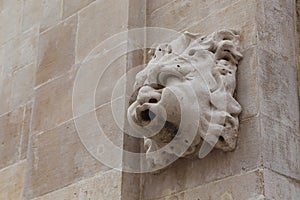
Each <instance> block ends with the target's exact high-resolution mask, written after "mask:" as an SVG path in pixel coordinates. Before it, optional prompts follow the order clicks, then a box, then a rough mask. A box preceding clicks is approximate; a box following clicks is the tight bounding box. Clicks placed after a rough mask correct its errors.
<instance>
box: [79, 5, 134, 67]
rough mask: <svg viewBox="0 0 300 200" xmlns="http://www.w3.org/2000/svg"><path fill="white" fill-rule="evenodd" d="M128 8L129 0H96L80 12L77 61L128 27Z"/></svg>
mask: <svg viewBox="0 0 300 200" xmlns="http://www.w3.org/2000/svg"><path fill="white" fill-rule="evenodd" d="M115 5H118V6H115ZM124 8H126V9H124ZM127 8H128V0H111V1H96V2H93V3H91V4H90V5H89V6H88V7H86V8H85V9H82V10H81V11H80V12H79V22H78V35H77V53H76V63H78V62H81V61H83V60H84V58H85V57H86V56H87V55H88V54H89V53H90V52H91V51H92V49H93V48H95V47H96V45H97V44H99V43H100V42H101V41H103V40H105V39H107V38H108V37H110V36H112V35H113V34H116V33H119V32H121V31H125V30H126V29H127V23H128V9H127ZM115 13H118V14H117V15H116V14H115ZM99 19H101V20H99ZM112 24H113V26H112Z"/></svg>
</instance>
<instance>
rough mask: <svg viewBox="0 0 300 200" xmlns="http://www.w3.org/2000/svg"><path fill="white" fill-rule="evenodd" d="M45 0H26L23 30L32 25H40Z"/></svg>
mask: <svg viewBox="0 0 300 200" xmlns="http://www.w3.org/2000/svg"><path fill="white" fill-rule="evenodd" d="M44 2H45V1H44V0H24V1H23V20H22V30H23V31H25V30H27V29H29V28H31V27H32V26H35V25H39V24H40V22H41V17H42V15H43V11H44V10H43V9H42V8H43V7H42V6H43V4H44Z"/></svg>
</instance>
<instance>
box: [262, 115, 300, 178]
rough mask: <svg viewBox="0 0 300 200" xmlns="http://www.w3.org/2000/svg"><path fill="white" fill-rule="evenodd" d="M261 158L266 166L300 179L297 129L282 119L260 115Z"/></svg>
mask: <svg viewBox="0 0 300 200" xmlns="http://www.w3.org/2000/svg"><path fill="white" fill-rule="evenodd" d="M261 124H262V125H261V132H262V133H261V134H262V141H263V142H262V158H263V163H264V166H265V167H266V168H269V169H271V170H273V171H275V172H277V173H279V174H283V175H285V176H287V177H292V178H294V179H296V180H300V174H299V167H300V161H299V154H300V148H299V144H300V136H299V131H296V130H295V129H294V128H292V127H290V126H288V125H287V124H285V123H284V122H283V121H277V120H274V119H272V118H270V117H269V116H266V115H262V117H261Z"/></svg>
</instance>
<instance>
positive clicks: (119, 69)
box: [95, 55, 127, 107]
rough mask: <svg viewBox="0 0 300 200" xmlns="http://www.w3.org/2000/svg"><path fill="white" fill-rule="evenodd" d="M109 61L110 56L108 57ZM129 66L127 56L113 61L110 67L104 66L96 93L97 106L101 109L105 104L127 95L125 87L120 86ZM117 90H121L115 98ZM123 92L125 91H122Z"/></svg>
mask: <svg viewBox="0 0 300 200" xmlns="http://www.w3.org/2000/svg"><path fill="white" fill-rule="evenodd" d="M107 59H108V60H109V56H108V57H107ZM126 65H127V56H126V55H125V56H121V57H120V58H118V59H117V60H115V61H113V62H112V63H111V64H110V65H108V66H105V65H104V66H103V69H102V72H101V76H100V77H99V82H98V84H97V88H96V91H95V106H96V107H99V106H101V105H103V104H105V103H108V102H111V101H112V100H114V99H115V98H117V97H119V95H124V94H125V86H124V87H120V86H119V85H118V84H119V83H120V82H118V81H120V80H121V78H122V76H123V75H125V72H126ZM116 88H120V89H119V90H118V91H119V92H117V93H116V94H118V95H117V96H114V95H113V94H114V92H116V90H115V89H116ZM122 90H123V91H122Z"/></svg>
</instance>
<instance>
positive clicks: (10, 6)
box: [0, 0, 22, 45]
mask: <svg viewBox="0 0 300 200" xmlns="http://www.w3.org/2000/svg"><path fill="white" fill-rule="evenodd" d="M0 11H1V12H0V30H1V31H0V45H2V44H3V43H4V42H6V41H7V40H9V39H11V38H12V37H14V36H16V35H17V34H19V33H20V30H21V23H22V1H20V0H2V1H1V5H0Z"/></svg>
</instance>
